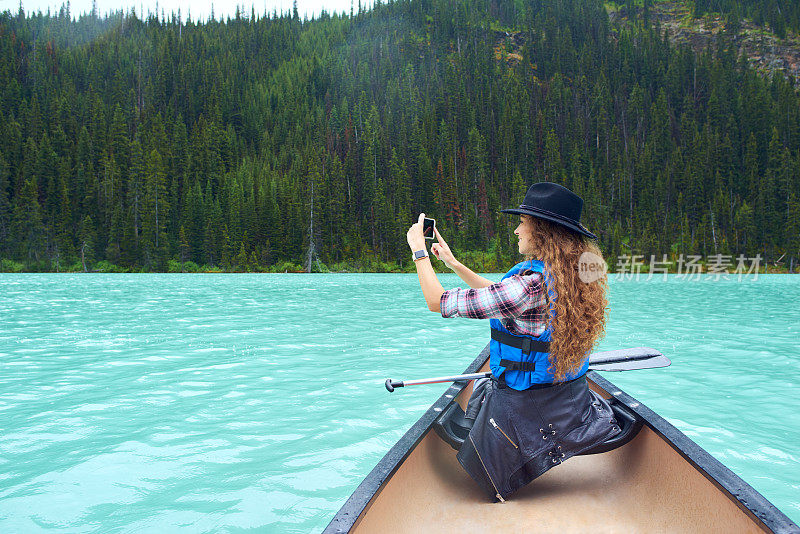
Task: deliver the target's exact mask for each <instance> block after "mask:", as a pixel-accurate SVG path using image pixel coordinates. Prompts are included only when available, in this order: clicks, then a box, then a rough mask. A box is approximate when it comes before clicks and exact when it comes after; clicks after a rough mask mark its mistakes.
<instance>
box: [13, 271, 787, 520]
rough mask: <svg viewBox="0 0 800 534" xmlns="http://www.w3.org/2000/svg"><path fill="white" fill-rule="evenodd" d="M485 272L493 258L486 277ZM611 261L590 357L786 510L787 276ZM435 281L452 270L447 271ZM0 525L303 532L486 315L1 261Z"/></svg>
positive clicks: (287, 283) (288, 286) (348, 279)
mask: <svg viewBox="0 0 800 534" xmlns="http://www.w3.org/2000/svg"><path fill="white" fill-rule="evenodd" d="M486 276H487V277H488V278H490V279H493V280H499V279H500V276H501V275H486ZM645 278H646V277H645V276H643V277H642V278H641V279H639V280H624V279H620V278H615V277H614V276H612V280H611V289H610V295H609V297H610V301H611V313H610V317H609V322H608V328H607V335H606V337H605V338H604V339H603V340H602V342H601V343H600V345H599V346H598V350H610V349H617V348H625V347H635V346H650V347H654V348H656V349H659V350H661V351H662V352H663V353H664V354H665V355H667V356H668V357H669V358H671V359H672V362H673V363H672V366H671V367H669V368H666V369H654V370H644V371H630V372H624V373H602V375H603V376H604V377H605V378H608V379H609V380H611V381H613V382H614V383H615V384H617V385H618V386H620V387H621V388H622V389H624V390H625V391H626V392H627V393H629V394H630V395H632V396H633V397H636V398H637V399H638V400H640V401H641V402H644V403H645V404H647V405H648V406H649V407H650V408H652V409H653V410H655V411H656V412H658V413H659V414H661V415H662V416H663V417H664V418H666V419H667V420H668V421H669V422H671V423H672V424H674V425H675V426H676V427H677V428H678V429H680V430H681V431H683V432H684V433H686V434H687V435H688V436H689V437H690V438H692V439H693V440H695V441H696V442H697V443H698V444H699V445H700V446H702V447H704V448H705V449H706V450H708V451H709V452H710V453H711V454H712V455H713V456H715V457H716V458H717V459H719V460H720V461H721V462H722V463H723V464H725V465H726V466H728V467H729V468H730V469H732V470H733V471H734V472H735V473H737V474H738V475H739V476H741V477H742V478H743V479H744V480H745V481H746V482H748V483H749V484H751V485H752V486H753V487H754V488H755V489H756V490H758V491H759V492H761V493H762V494H763V495H764V496H765V497H767V498H768V499H769V500H771V501H772V502H773V503H774V504H775V505H776V506H777V507H778V508H780V509H781V510H782V511H783V512H784V513H785V514H787V515H788V516H789V517H790V518H792V519H793V520H794V521H795V522H799V523H800V345H798V341H800V306H798V297H800V277H798V276H796V275H794V276H792V275H759V276H758V278H757V280H753V278H752V276H751V277H749V278H743V279H742V280H741V281H737V280H736V277H732V278H731V279H730V280H727V281H726V280H721V279H720V280H715V279H714V278H713V277H712V276H707V275H704V276H703V277H702V279H701V280H681V279H678V278H676V277H675V276H674V275H670V276H669V277H668V279H667V280H666V281H664V280H662V278H661V277H655V278H653V279H652V280H649V281H647V280H645ZM439 279H440V280H441V282H442V284H443V285H444V287H445V288H451V287H456V286H460V287H466V286H465V284H464V283H463V282H462V281H461V280H460V279H459V278H458V277H457V276H456V275H454V274H447V275H440V276H439ZM0 321H1V323H0V324H2V329H0V532H25V533H27V532H40V531H59V532H108V531H114V532H241V531H247V530H252V531H258V532H316V531H319V530H321V529H322V528H324V527H325V526H326V525H327V524H328V522H329V521H330V519H331V517H332V516H333V514H334V513H335V512H336V511H337V510H338V509H339V507H340V506H341V505H342V504H343V503H344V501H345V500H346V499H347V498H348V497H349V495H350V493H351V492H352V491H353V490H354V489H355V488H356V486H357V485H358V484H359V482H360V481H361V480H362V479H363V478H364V476H365V475H366V474H367V473H368V472H369V471H370V470H371V469H372V467H373V466H374V465H375V464H376V463H377V462H378V461H379V460H380V458H381V457H382V456H383V455H384V454H385V453H386V451H388V449H389V448H390V447H391V446H392V445H393V444H394V443H395V442H396V441H397V439H398V438H399V437H400V436H401V435H402V434H403V433H404V432H405V431H406V430H407V429H408V428H409V427H410V426H411V425H412V424H413V423H414V422H415V421H416V420H417V419H418V418H419V417H420V415H421V414H422V412H423V411H424V410H425V409H427V407H428V406H429V405H430V404H431V403H432V402H433V401H434V400H435V399H436V398H438V397H439V395H440V394H441V393H442V391H443V390H444V389H445V386H443V385H441V384H439V385H431V386H417V387H414V388H407V389H405V390H398V391H397V392H395V393H392V394H389V393H388V392H387V391H386V390H385V389H384V386H383V382H384V380H385V379H386V378H389V377H391V378H395V379H411V378H422V377H427V376H438V375H445V374H455V373H458V372H461V371H462V370H463V369H464V368H465V367H466V366H467V365H468V364H469V363H470V362H471V361H472V360H473V359H474V358H475V357H476V356H477V355H478V353H479V352H480V350H481V349H482V348H483V347H484V346H485V345H486V343H487V341H488V333H489V330H488V329H489V325H488V321H476V320H470V319H461V318H454V319H443V318H442V317H441V316H440V315H439V314H436V313H432V312H430V311H428V310H427V307H426V306H425V301H424V299H423V297H422V293H421V290H420V288H419V282H418V279H417V275H416V274H408V275H405V274H331V275H317V274H315V275H293V274H249V275H248V274H236V275H167V274H163V275H161V274H153V275H124V274H122V275H103V274H99V275H81V274H72V275H69V274H67V275H64V274H62V275H50V274H22V275H12V274H2V275H0Z"/></svg>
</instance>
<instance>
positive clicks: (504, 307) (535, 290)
mask: <svg viewBox="0 0 800 534" xmlns="http://www.w3.org/2000/svg"><path fill="white" fill-rule="evenodd" d="M542 279H543V277H542V274H541V273H537V272H533V273H530V274H523V273H520V274H515V275H513V276H509V277H508V278H506V279H505V280H501V281H500V282H497V283H495V284H492V285H490V286H487V287H481V288H477V289H475V288H473V289H461V288H460V287H457V288H455V289H449V290H447V291H445V292H444V293H442V296H441V298H440V299H439V306H440V308H441V312H442V317H445V318H447V317H468V318H470V319H490V318H494V319H500V322H501V323H502V324H503V326H504V327H505V328H506V329H507V330H508V331H509V332H512V333H517V334H528V335H532V336H540V335H542V333H543V332H544V330H545V328H546V327H547V288H546V287H545V285H544V283H543V281H542Z"/></svg>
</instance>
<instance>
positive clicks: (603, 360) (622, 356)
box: [384, 347, 670, 392]
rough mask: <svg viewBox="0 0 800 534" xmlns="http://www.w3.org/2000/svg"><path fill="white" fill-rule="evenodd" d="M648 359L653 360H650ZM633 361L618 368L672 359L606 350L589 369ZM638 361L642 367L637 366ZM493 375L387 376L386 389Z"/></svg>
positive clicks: (643, 350)
mask: <svg viewBox="0 0 800 534" xmlns="http://www.w3.org/2000/svg"><path fill="white" fill-rule="evenodd" d="M648 360H651V361H650V362H648ZM627 362H632V363H630V364H629V366H628V367H627V368H625V369H617V370H634V369H638V368H645V369H649V368H652V367H654V366H655V365H653V363H654V362H658V363H657V366H659V367H664V366H666V365H669V364H670V361H669V360H668V359H667V358H666V357H665V356H664V355H663V354H661V353H660V352H658V351H657V350H655V349H651V348H649V347H635V348H632V349H620V350H609V351H604V352H595V353H592V354H590V355H589V369H592V366H593V365H596V366H597V367H598V368H600V369H601V370H602V367H603V365H604V364H614V363H621V364H622V363H627ZM633 362H637V363H639V362H640V363H639V364H640V365H641V367H639V366H637V363H633ZM490 376H492V373H491V372H485V373H472V374H466V375H453V376H439V377H435V378H421V379H418V380H392V379H391V378H387V379H386V382H385V384H384V385H385V386H386V389H387V390H388V391H389V392H392V391H394V390H395V388H402V387H405V386H419V385H422V384H440V383H442V382H456V381H458V380H477V379H479V378H489V377H490Z"/></svg>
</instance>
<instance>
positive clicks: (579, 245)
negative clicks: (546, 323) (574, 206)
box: [524, 215, 608, 382]
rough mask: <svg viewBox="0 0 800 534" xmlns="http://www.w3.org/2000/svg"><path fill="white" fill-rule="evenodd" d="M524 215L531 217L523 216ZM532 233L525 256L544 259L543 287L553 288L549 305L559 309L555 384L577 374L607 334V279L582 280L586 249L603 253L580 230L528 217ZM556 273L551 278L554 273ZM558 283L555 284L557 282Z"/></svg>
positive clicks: (553, 357)
mask: <svg viewBox="0 0 800 534" xmlns="http://www.w3.org/2000/svg"><path fill="white" fill-rule="evenodd" d="M524 217H529V216H527V215H524ZM529 219H530V223H531V227H532V234H533V235H532V236H531V238H532V239H531V246H532V248H533V250H529V251H527V252H529V253H528V254H526V255H525V259H526V260H540V261H542V262H543V263H544V267H545V286H546V287H547V288H549V289H553V290H554V292H555V296H556V298H555V302H553V301H552V300H550V299H549V298H548V309H549V310H553V309H555V312H556V317H555V322H554V324H553V325H552V328H553V330H552V337H551V341H550V369H549V371H550V372H551V373H552V374H553V376H554V381H555V382H561V381H564V380H565V375H566V374H567V373H574V372H577V371H578V370H579V369H580V367H581V366H582V365H583V363H584V361H585V359H586V357H587V356H588V354H589V353H590V352H591V351H592V349H593V348H594V346H595V344H596V343H597V341H599V340H600V339H601V338H602V337H603V336H604V335H605V327H606V315H607V313H606V309H607V307H608V298H607V296H606V293H607V291H608V277H607V276H606V273H605V271H603V272H601V273H600V275H599V278H598V279H597V280H594V281H591V279H590V278H587V277H586V276H584V279H586V280H590V282H589V283H587V282H584V281H583V280H581V276H580V273H579V271H578V269H579V262H578V260H579V258H580V257H581V254H583V253H584V252H590V253H592V254H596V255H597V256H598V257H599V258H601V259H602V257H603V254H602V252H601V251H600V248H599V247H598V246H597V245H596V244H595V242H594V241H593V240H592V239H590V238H589V237H586V236H584V235H582V234H579V233H577V232H573V231H571V230H569V229H567V228H566V227H564V226H562V225H560V224H555V223H552V222H550V221H548V220H545V219H540V218H538V217H529ZM550 275H552V276H550ZM553 282H555V283H553Z"/></svg>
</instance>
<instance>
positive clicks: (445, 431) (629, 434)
mask: <svg viewBox="0 0 800 534" xmlns="http://www.w3.org/2000/svg"><path fill="white" fill-rule="evenodd" d="M607 402H608V404H609V405H610V406H611V409H612V410H613V412H614V417H615V418H616V420H617V422H618V423H619V426H620V428H621V429H622V431H621V432H620V433H619V434H617V435H615V436H614V437H612V438H609V439H607V440H606V441H604V442H603V443H601V444H599V445H597V446H595V447H592V448H591V449H588V450H586V451H583V452H581V453H578V455H586V454H599V453H601V452H608V451H610V450H614V449H616V448H617V447H622V446H623V445H625V444H626V443H628V442H629V441H630V440H632V439H633V438H634V437H636V434H638V433H639V430H641V428H642V425H643V424H644V422H643V420H642V419H641V418H640V417H639V416H637V415H636V413H635V412H634V411H633V410H631V409H630V408H628V407H627V406H625V405H624V404H623V403H622V402H620V401H619V400H618V399H616V398H611V399H607ZM464 415H465V414H464V410H463V409H462V408H461V406H459V405H458V403H457V402H455V401H453V402H451V403H450V404H449V405H448V406H447V408H445V409H444V410H443V411H442V415H440V416H439V418H438V419H436V421H435V422H434V423H433V429H434V430H435V431H436V434H437V435H438V436H439V437H440V438H442V440H444V442H445V443H447V444H448V445H450V446H451V447H453V449H455V450H459V449H460V448H461V445H463V444H464V440H466V439H467V436H468V435H469V432H470V430H471V429H472V424H473V423H474V422H475V421H474V420H472V419H467V418H466V417H464Z"/></svg>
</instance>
